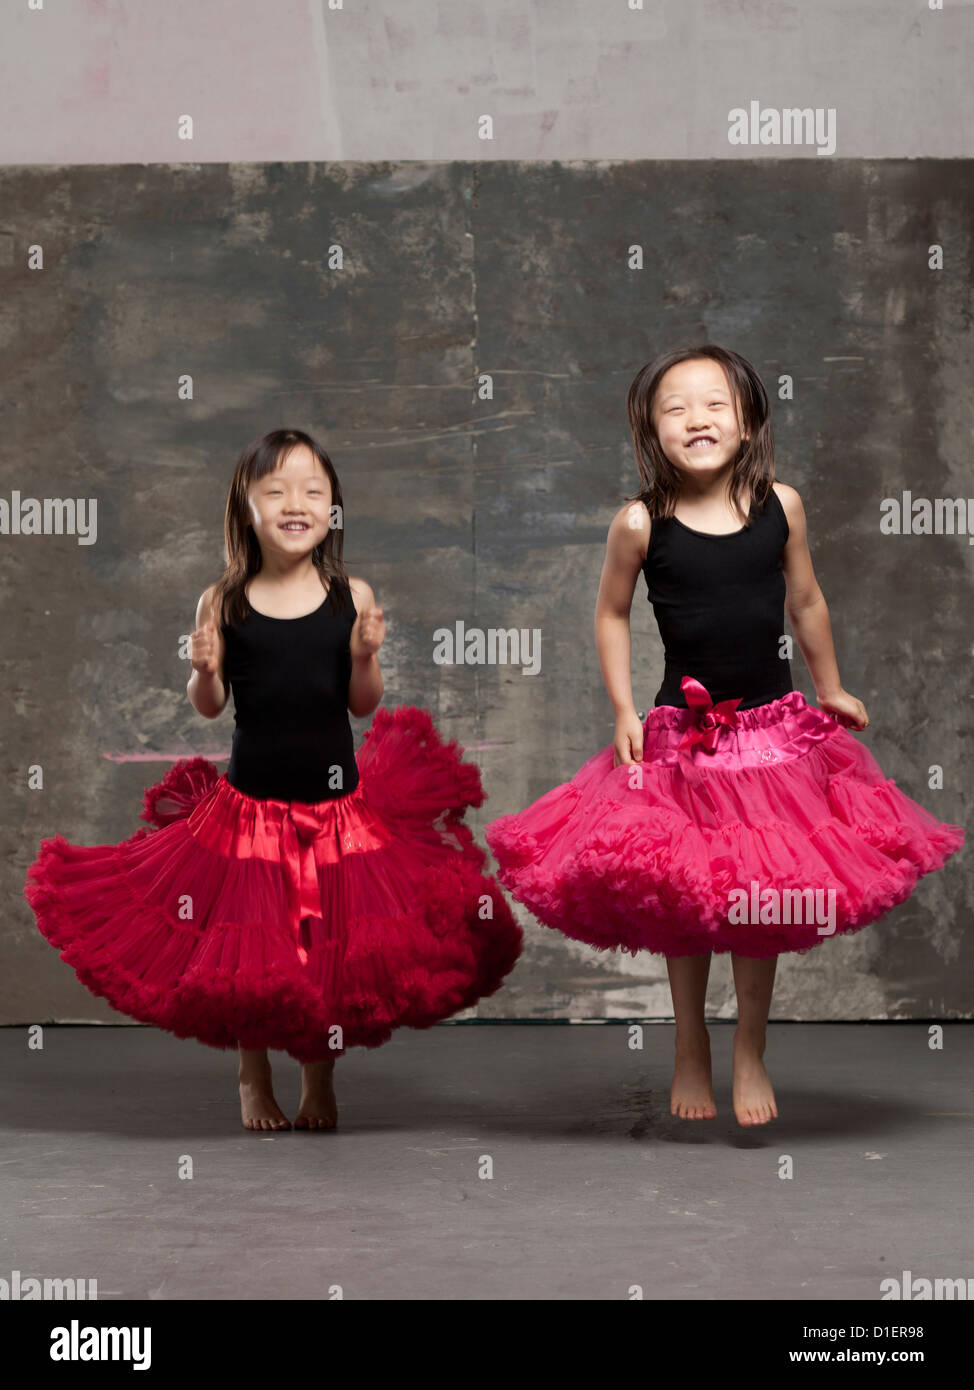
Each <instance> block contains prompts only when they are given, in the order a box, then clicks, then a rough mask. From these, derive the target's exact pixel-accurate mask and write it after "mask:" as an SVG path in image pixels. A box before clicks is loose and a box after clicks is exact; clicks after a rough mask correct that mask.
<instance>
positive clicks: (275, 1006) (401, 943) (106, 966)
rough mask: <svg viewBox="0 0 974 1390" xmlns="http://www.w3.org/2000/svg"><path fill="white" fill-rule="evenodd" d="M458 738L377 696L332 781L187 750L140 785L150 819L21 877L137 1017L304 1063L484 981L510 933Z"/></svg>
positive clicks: (62, 943)
mask: <svg viewBox="0 0 974 1390" xmlns="http://www.w3.org/2000/svg"><path fill="white" fill-rule="evenodd" d="M461 753H462V750H461V749H460V748H459V745H458V744H457V743H456V742H450V743H445V742H444V741H443V740H442V739H441V738H440V736H439V735H438V733H437V731H436V729H435V727H434V725H433V722H432V719H431V718H430V715H429V714H428V712H427V711H425V710H419V709H415V708H413V707H410V706H404V707H400V708H398V709H395V710H393V711H391V712H390V711H388V710H382V709H380V710H379V711H378V712H377V713H376V715H375V718H374V720H373V722H372V726H371V728H370V729H369V731H368V733H367V734H366V736H365V740H364V742H363V745H362V747H361V749H360V750H359V751H358V753H357V754H356V762H357V764H358V770H359V783H358V786H357V787H356V788H355V790H354V791H352V792H350V793H349V794H348V795H347V796H344V797H341V798H340V799H338V800H331V801H320V802H315V803H308V802H296V801H275V800H269V799H258V798H255V797H252V796H247V795H245V794H244V793H243V792H240V791H238V790H237V789H236V788H234V787H232V786H231V785H230V783H229V782H228V781H227V779H226V774H223V775H220V774H219V773H218V772H217V769H216V767H215V766H214V765H213V763H211V762H209V761H208V760H207V759H206V758H202V757H195V758H184V759H181V760H179V761H178V762H176V763H174V764H173V766H172V767H171V768H170V769H169V771H168V772H167V774H166V776H165V777H164V778H163V779H162V781H161V782H158V783H156V784H155V785H154V786H152V787H149V788H148V789H147V790H146V793H145V799H144V810H143V812H142V816H141V819H143V820H145V821H148V822H149V823H150V825H151V826H154V827H156V828H154V829H150V828H148V827H146V828H143V829H140V830H138V831H136V833H135V834H134V835H133V836H132V837H131V838H130V839H127V840H123V841H122V842H121V843H120V844H117V845H95V846H85V845H74V844H70V843H69V842H68V841H67V840H65V839H64V838H63V836H61V835H56V836H55V837H54V838H53V839H47V840H43V841H42V842H41V847H40V853H39V854H38V857H37V859H36V860H35V861H34V863H33V864H32V865H31V867H30V868H29V870H28V872H27V882H26V886H25V888H24V896H25V897H26V898H27V900H28V902H29V903H30V905H31V907H32V908H33V910H34V913H35V915H36V918H37V924H38V927H39V928H40V930H41V932H42V933H43V934H44V936H45V937H46V938H47V940H48V941H50V942H51V944H52V945H53V946H55V947H57V948H58V949H59V951H60V953H61V957H62V959H63V960H65V961H67V962H68V964H70V965H71V966H72V967H73V968H74V970H75V973H76V974H77V976H78V978H79V979H80V980H81V981H82V982H83V983H84V984H85V985H86V986H87V987H88V988H89V989H90V990H91V991H92V992H93V993H95V994H98V995H101V996H103V997H104V998H105V999H107V1000H108V1001H109V1002H110V1003H111V1004H112V1005H113V1006H114V1007H115V1008H117V1009H120V1010H121V1011H122V1012H123V1013H126V1014H129V1015H130V1016H131V1017H132V1018H136V1019H139V1020H140V1021H142V1022H145V1023H152V1024H155V1025H156V1026H157V1027H159V1028H163V1029H166V1030H167V1031H169V1032H171V1033H175V1034H176V1035H177V1037H181V1038H185V1037H193V1038H197V1039H198V1040H199V1041H200V1042H203V1043H207V1044H209V1045H210V1046H212V1047H220V1048H228V1047H236V1046H237V1045H238V1043H239V1044H240V1045H241V1046H243V1047H245V1048H254V1049H256V1048H264V1047H270V1048H277V1049H280V1050H282V1051H285V1052H288V1053H290V1054H291V1056H293V1057H296V1058H297V1059H298V1060H299V1061H302V1062H304V1061H314V1060H317V1059H318V1058H322V1057H325V1056H329V1055H334V1054H335V1053H336V1052H338V1051H340V1050H341V1049H342V1048H343V1047H351V1046H356V1045H357V1046H365V1047H376V1046H378V1045H379V1044H381V1043H383V1042H386V1041H387V1040H388V1038H389V1037H390V1035H391V1033H392V1030H393V1029H394V1028H397V1027H399V1026H401V1025H404V1024H405V1025H408V1026H409V1027H412V1028H427V1027H429V1026H430V1025H431V1024H433V1023H436V1022H438V1021H439V1020H441V1019H444V1018H447V1017H449V1015H451V1014H454V1013H456V1012H458V1011H459V1010H461V1009H466V1008H469V1007H470V1006H471V1005H472V1004H474V1003H475V1002H476V1001H477V1000H478V999H481V998H483V997H485V996H486V995H489V994H492V993H493V992H494V991H495V990H497V989H498V988H499V987H500V985H501V983H502V982H503V979H504V977H505V975H507V974H508V972H509V971H510V970H511V969H512V967H513V965H514V963H515V961H516V960H517V958H518V956H519V954H520V951H521V944H522V933H521V929H520V927H518V925H517V923H516V922H515V921H514V918H513V916H512V915H511V911H510V908H509V907H508V905H507V903H506V901H505V899H504V895H503V894H502V893H501V891H500V889H499V888H498V887H497V885H496V883H495V882H494V880H493V879H491V878H489V877H486V876H485V875H484V873H483V867H484V865H485V863H486V855H485V853H484V851H483V850H482V849H480V848H479V847H478V846H477V845H476V844H475V843H474V839H473V834H472V832H471V830H470V828H469V827H468V826H466V825H465V824H464V823H463V816H464V814H465V811H466V808H467V807H468V806H479V805H480V804H481V803H482V802H483V800H484V793H483V790H482V787H481V783H480V774H479V771H478V769H477V768H476V766H474V765H473V764H471V763H466V762H464V761H462V760H461Z"/></svg>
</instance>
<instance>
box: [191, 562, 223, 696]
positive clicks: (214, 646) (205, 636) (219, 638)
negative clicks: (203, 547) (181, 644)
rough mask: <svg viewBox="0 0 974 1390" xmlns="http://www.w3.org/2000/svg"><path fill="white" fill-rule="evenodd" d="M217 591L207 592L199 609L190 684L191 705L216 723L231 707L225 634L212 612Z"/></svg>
mask: <svg viewBox="0 0 974 1390" xmlns="http://www.w3.org/2000/svg"><path fill="white" fill-rule="evenodd" d="M214 587H215V586H214V585H211V586H210V588H208V589H204V591H203V593H202V594H201V595H200V601H199V603H198V604H197V605H196V627H195V628H194V630H193V632H192V633H191V634H190V660H191V661H192V663H193V674H192V675H191V676H190V678H189V680H188V682H187V684H186V694H187V695H188V696H189V702H190V704H191V705H192V706H193V708H194V709H195V710H196V712H197V714H202V715H203V717H204V718H205V719H215V718H216V717H217V715H218V714H222V713H223V711H224V709H225V708H226V703H227V691H226V687H225V685H224V682H223V658H224V654H225V653H224V643H223V633H222V632H221V631H220V628H219V626H218V625H217V623H216V622H215V621H214V615H213V613H212V611H211V608H210V599H211V598H212V595H213V589H214Z"/></svg>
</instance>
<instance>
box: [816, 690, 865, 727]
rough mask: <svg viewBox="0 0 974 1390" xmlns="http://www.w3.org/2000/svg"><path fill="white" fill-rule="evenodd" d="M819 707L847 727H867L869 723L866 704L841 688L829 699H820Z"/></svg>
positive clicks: (837, 722)
mask: <svg viewBox="0 0 974 1390" xmlns="http://www.w3.org/2000/svg"><path fill="white" fill-rule="evenodd" d="M818 707H819V709H822V710H824V711H825V713H826V714H828V715H829V716H831V718H832V719H834V720H835V722H836V724H841V725H842V726H843V728H846V729H865V728H866V726H867V725H868V723H869V715H868V714H867V713H866V706H865V705H864V704H863V703H862V701H861V700H857V699H856V697H855V695H850V694H849V692H848V691H847V690H840V691H839V693H838V694H837V695H832V696H830V697H829V698H828V699H820V700H819V702H818Z"/></svg>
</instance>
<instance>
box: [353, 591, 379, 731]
mask: <svg viewBox="0 0 974 1390" xmlns="http://www.w3.org/2000/svg"><path fill="white" fill-rule="evenodd" d="M348 582H349V586H350V588H351V590H352V600H353V602H354V604H355V609H356V613H357V615H358V616H357V617H356V619H355V623H354V625H353V627H352V632H351V636H350V638H349V650H350V651H351V654H352V674H351V676H350V678H349V682H348V708H349V712H350V713H351V714H354V715H355V717H356V719H361V718H363V717H364V716H365V715H367V714H371V713H372V711H373V710H374V709H375V708H376V706H377V705H378V703H379V701H380V700H381V699H382V692H383V690H384V689H385V687H384V685H383V681H382V672H381V671H380V670H379V658H378V655H377V652H378V650H379V648H380V647H381V646H382V643H383V641H384V640H385V635H386V621H385V618H384V617H383V616H382V609H381V608H378V607H377V606H376V602H375V594H374V593H373V592H372V590H371V588H370V587H369V585H368V584H366V582H365V580H364V579H351V578H350V579H349V581H348Z"/></svg>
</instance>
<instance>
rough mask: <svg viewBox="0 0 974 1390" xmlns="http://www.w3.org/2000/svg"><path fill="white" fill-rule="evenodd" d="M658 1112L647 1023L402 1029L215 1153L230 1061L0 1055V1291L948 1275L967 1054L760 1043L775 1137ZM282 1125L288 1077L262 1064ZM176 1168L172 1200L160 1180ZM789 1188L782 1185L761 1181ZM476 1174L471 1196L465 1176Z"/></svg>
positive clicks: (484, 1287)
mask: <svg viewBox="0 0 974 1390" xmlns="http://www.w3.org/2000/svg"><path fill="white" fill-rule="evenodd" d="M732 1034H733V1025H732V1024H726V1023H715V1024H713V1025H712V1027H711V1037H712V1040H713V1053H714V1064H715V1081H716V1084H717V1106H718V1111H719V1115H718V1118H717V1119H716V1120H715V1121H712V1122H710V1123H697V1124H693V1123H690V1122H686V1121H677V1120H674V1119H673V1118H672V1117H671V1116H670V1114H669V1082H670V1067H669V1060H670V1055H671V1051H672V1040H673V1030H672V1026H670V1025H666V1024H662V1025H648V1026H647V1027H646V1029H645V1047H644V1050H643V1051H641V1052H639V1051H631V1050H630V1049H629V1047H628V1045H627V1037H628V1035H627V1030H626V1027H625V1026H623V1025H612V1024H609V1025H602V1026H600V1025H576V1026H544V1025H540V1026H539V1025H534V1026H532V1025H516V1024H496V1025H479V1026H478V1025H461V1026H454V1027H450V1026H443V1027H439V1028H436V1029H433V1030H432V1031H429V1032H425V1033H417V1032H411V1031H409V1030H404V1031H403V1032H402V1033H401V1034H399V1035H397V1036H396V1037H395V1038H394V1039H393V1041H392V1042H390V1043H389V1044H388V1045H387V1046H385V1047H383V1048H381V1049H379V1050H377V1051H374V1052H364V1051H362V1050H357V1051H352V1052H351V1053H349V1054H348V1056H347V1057H345V1058H343V1059H342V1060H341V1061H340V1062H339V1064H338V1069H337V1073H336V1074H337V1076H338V1084H337V1091H338V1097H339V1106H340V1118H339V1124H340V1128H339V1130H337V1131H335V1132H333V1133H321V1134H309V1133H306V1132H295V1131H291V1132H286V1133H283V1134H277V1135H267V1134H252V1133H248V1132H246V1131H244V1130H243V1129H242V1128H240V1119H239V1108H238V1106H237V1104H236V1085H235V1061H234V1057H233V1055H232V1054H231V1053H221V1052H217V1051H214V1050H213V1049H210V1048H205V1047H203V1046H201V1045H199V1044H197V1043H193V1042H180V1041H178V1040H176V1039H173V1038H171V1037H169V1036H167V1035H164V1034H161V1033H158V1032H156V1031H154V1030H151V1029H143V1028H132V1027H119V1028H97V1027H90V1028H49V1029H47V1030H46V1031H45V1046H44V1049H43V1051H39V1052H36V1051H28V1049H27V1044H26V1037H27V1035H26V1031H25V1030H23V1029H14V1028H8V1029H3V1030H0V1057H2V1078H3V1079H2V1091H0V1096H2V1111H0V1114H2V1117H3V1126H4V1129H5V1130H6V1133H5V1134H4V1136H3V1146H2V1155H0V1209H2V1211H3V1229H2V1255H0V1277H3V1278H7V1279H9V1278H10V1276H11V1273H12V1271H13V1270H19V1271H20V1277H21V1279H23V1278H26V1277H27V1276H28V1275H34V1276H35V1277H38V1278H45V1277H48V1278H58V1277H75V1278H78V1279H81V1278H85V1279H91V1278H97V1280H98V1296H99V1298H100V1299H107V1298H110V1297H112V1296H116V1297H117V1296H122V1297H127V1298H139V1299H146V1298H150V1299H151V1298H163V1299H192V1298H201V1297H202V1298H246V1299H274V1298H323V1297H327V1296H328V1290H329V1288H330V1286H333V1285H339V1286H341V1289H342V1291H343V1294H344V1297H345V1298H355V1299H377V1298H410V1299H470V1298H491V1299H542V1298H555V1299H573V1298H584V1299H625V1298H628V1297H631V1296H632V1295H631V1294H630V1292H629V1291H630V1288H631V1287H632V1286H633V1285H638V1286H640V1287H641V1289H642V1291H643V1296H644V1297H645V1298H654V1299H720V1298H728V1297H730V1298H734V1297H737V1298H740V1297H747V1298H770V1299H793V1298H815V1299H829V1298H853V1299H868V1300H875V1299H877V1298H878V1297H879V1296H880V1288H879V1285H880V1281H881V1280H882V1279H884V1278H887V1277H895V1278H901V1277H902V1274H903V1271H904V1270H910V1271H912V1274H913V1276H914V1278H919V1277H920V1276H927V1277H931V1278H933V1277H941V1278H948V1277H958V1276H963V1277H967V1276H969V1275H970V1274H972V1273H974V1265H972V1256H974V1235H972V1207H974V1199H972V1181H971V1177H972V1159H971V1155H972V1148H974V1146H972V1138H974V1135H972V1120H974V1114H972V1111H974V1104H972V1095H971V1079H972V1074H974V1068H972V1052H974V1030H972V1029H971V1028H970V1027H968V1026H965V1025H963V1024H956V1025H947V1026H946V1028H945V1043H944V1048H943V1050H942V1051H931V1050H930V1049H929V1048H928V1045H927V1028H926V1025H920V1024H909V1025H904V1024H893V1025H882V1024H873V1025H834V1024H825V1025H809V1024H800V1025H799V1024H778V1025H772V1027H771V1030H770V1038H769V1049H768V1054H767V1058H766V1060H767V1062H768V1064H769V1069H770V1072H771V1076H772V1080H773V1081H774V1084H775V1091H776V1096H777V1101H778V1109H779V1112H780V1118H779V1120H778V1121H777V1122H775V1123H773V1124H771V1125H770V1126H768V1127H767V1128H766V1129H764V1130H762V1131H760V1132H746V1131H743V1130H741V1129H740V1128H739V1127H738V1125H737V1124H736V1122H735V1120H734V1118H733V1113H732V1111H731V1110H730V1091H729V1077H730V1072H729V1060H730V1049H731V1041H732ZM272 1061H273V1062H274V1066H275V1079H276V1088H277V1096H278V1100H279V1101H280V1102H281V1104H282V1105H283V1107H284V1109H285V1111H286V1112H288V1113H290V1115H291V1116H292V1118H293V1113H294V1107H295V1103H296V1099H297V1090H298V1070H297V1064H296V1063H294V1062H293V1061H292V1060H291V1059H290V1058H287V1057H285V1056H283V1055H282V1054H272ZM185 1155H188V1156H190V1157H191V1159H192V1162H193V1168H194V1176H193V1177H192V1179H191V1180H187V1179H182V1180H181V1179H180V1178H179V1176H178V1165H179V1163H180V1161H181V1159H182V1158H183V1156H185ZM785 1155H787V1156H790V1157H791V1159H793V1162H794V1177H793V1178H791V1179H783V1178H781V1177H780V1176H779V1167H780V1165H781V1163H782V1161H783V1156H785ZM485 1156H486V1157H488V1158H489V1159H490V1160H491V1161H492V1164H493V1177H492V1178H490V1179H486V1178H482V1177H480V1176H479V1167H480V1165H481V1164H482V1163H483V1162H484V1157H485Z"/></svg>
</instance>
